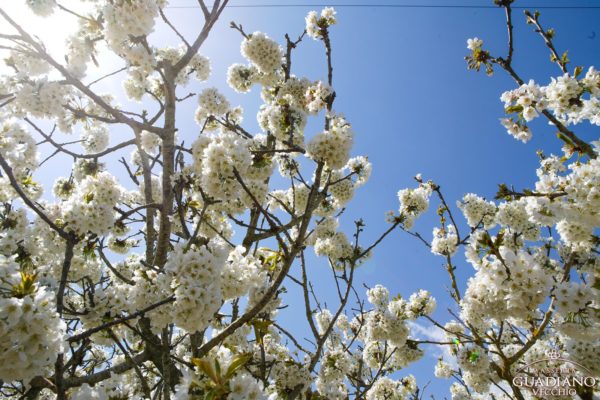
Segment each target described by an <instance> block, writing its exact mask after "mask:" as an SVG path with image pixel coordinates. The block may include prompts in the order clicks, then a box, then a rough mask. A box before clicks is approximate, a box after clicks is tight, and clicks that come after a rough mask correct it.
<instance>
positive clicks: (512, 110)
mask: <svg viewBox="0 0 600 400" xmlns="http://www.w3.org/2000/svg"><path fill="white" fill-rule="evenodd" d="M504 112H505V113H506V114H512V113H520V112H523V106H522V105H520V104H515V105H514V106H508V107H506V108H505V109H504Z"/></svg>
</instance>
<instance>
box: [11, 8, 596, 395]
mask: <svg viewBox="0 0 600 400" xmlns="http://www.w3.org/2000/svg"><path fill="white" fill-rule="evenodd" d="M252 3H255V4H256V3H258V1H254V2H252V1H242V0H238V1H236V0H232V1H231V4H238V5H241V4H252ZM261 3H263V2H261ZM264 3H271V4H272V3H279V4H284V3H286V1H284V0H279V1H275V0H274V1H273V2H264ZM298 3H301V1H299V2H298ZM307 3H315V2H312V1H311V2H307ZM344 3H345V4H351V3H355V4H356V3H363V4H364V3H369V2H368V1H364V0H363V1H360V2H356V1H350V0H347V1H344ZM377 3H379V4H403V2H402V1H395V2H392V1H387V2H386V1H383V0H382V1H381V2H377ZM408 3H409V2H404V4H408ZM410 3H411V4H416V3H420V4H463V5H490V4H492V1H491V0H490V1H487V0H477V1H472V0H471V1H469V0H436V1H427V2H425V1H422V2H418V1H412V2H410ZM170 4H171V6H174V7H176V6H193V5H195V4H196V2H195V1H193V0H171V2H170ZM288 4H289V3H288ZM328 4H329V5H333V6H335V4H336V3H335V2H332V3H328ZM536 4H537V5H541V4H543V5H546V6H548V5H575V4H577V5H588V6H589V5H600V4H599V3H598V2H596V1H583V0H580V1H577V2H574V1H570V0H546V1H543V2H542V1H533V0H532V1H526V2H525V1H522V2H519V1H517V2H516V5H517V6H519V5H526V6H529V5H536ZM311 9H318V7H286V8H229V9H226V10H225V12H224V13H223V16H222V18H221V20H220V21H219V23H218V24H217V26H216V27H215V29H214V31H213V32H212V33H211V36H210V37H209V39H208V41H207V43H206V45H205V46H204V47H203V50H202V51H201V52H202V53H203V54H205V55H207V56H209V57H210V58H211V61H212V66H213V74H212V76H211V79H210V81H209V84H208V85H209V86H210V85H213V86H217V87H219V88H220V89H222V91H223V92H224V93H226V94H227V96H228V97H229V99H230V101H231V103H232V104H234V105H235V104H240V105H242V106H243V107H244V109H245V111H246V113H245V114H246V118H245V126H247V127H248V128H247V129H248V130H249V131H250V132H258V127H257V124H256V118H255V113H256V111H257V110H258V106H259V104H260V103H259V91H258V90H257V88H255V89H254V90H253V91H252V92H251V94H249V95H238V94H236V93H235V92H233V91H232V90H231V89H229V88H228V87H227V85H226V83H225V80H226V69H227V67H228V66H229V65H230V64H232V63H234V62H244V60H243V58H242V57H241V55H240V54H239V44H240V39H241V37H240V35H239V33H238V32H236V31H234V30H232V29H230V28H229V27H228V25H229V21H231V20H233V21H236V22H238V23H241V24H242V25H243V26H244V29H245V30H246V31H248V32H253V31H255V30H260V31H263V32H265V33H267V34H268V35H269V36H270V37H272V38H274V39H276V40H279V41H280V43H282V44H283V43H284V39H283V37H284V34H285V33H289V34H290V35H291V36H292V37H296V36H297V35H298V34H300V33H301V32H302V30H303V29H304V16H305V15H306V13H307V12H308V11H309V10H311ZM336 9H337V12H338V21H339V23H338V25H336V26H334V27H333V28H332V30H331V32H332V33H331V36H332V46H333V65H334V88H335V90H336V92H337V99H336V102H335V106H334V108H335V110H336V111H338V112H342V113H344V114H345V115H346V117H347V119H348V120H349V121H350V122H351V123H352V124H353V126H354V130H355V133H356V136H355V146H354V150H353V155H366V156H368V157H369V159H370V161H371V162H372V164H373V174H372V176H371V179H370V181H369V182H368V184H367V185H366V186H364V187H362V188H361V189H360V190H359V191H358V192H357V195H356V197H355V198H354V200H353V201H352V202H351V204H350V206H349V207H348V210H347V212H346V213H345V214H344V216H343V217H342V226H345V227H346V228H347V231H348V232H349V231H350V229H352V227H353V222H352V221H353V220H355V219H357V218H363V219H364V221H365V222H366V224H367V227H366V231H365V234H364V239H365V242H366V243H369V242H371V241H372V240H374V239H375V238H376V237H377V236H378V235H379V234H380V233H381V232H382V231H383V230H385V229H386V227H387V225H386V223H385V222H384V212H385V211H387V210H391V209H394V210H397V208H398V200H397V197H396V193H397V191H398V190H399V189H401V188H405V187H414V186H415V182H414V180H413V179H412V177H413V176H414V175H415V174H417V173H422V174H423V177H424V178H425V179H432V180H434V181H435V182H436V183H438V184H440V185H441V186H442V190H443V192H444V194H445V197H446V199H447V200H448V201H449V202H450V204H452V205H453V204H455V202H456V200H458V199H460V198H461V197H462V196H463V195H464V194H465V193H468V192H474V193H478V194H480V195H483V196H485V197H487V198H492V197H493V195H494V194H495V192H496V187H497V186H496V185H497V184H498V183H502V182H504V183H509V184H514V185H515V187H517V188H523V187H531V186H532V185H533V183H534V182H535V168H536V166H537V157H536V155H535V151H536V150H537V149H543V150H544V151H545V152H546V153H552V152H554V153H557V152H559V149H560V143H559V141H558V140H557V139H556V138H555V136H554V130H553V129H552V127H550V126H547V125H546V124H545V123H544V122H542V121H541V120H540V121H539V122H537V123H534V124H533V125H532V128H533V129H534V137H533V140H532V141H531V142H530V143H528V144H527V145H524V144H522V143H521V142H518V141H516V140H514V139H513V138H512V137H510V136H509V135H508V134H507V133H506V132H505V130H504V128H503V127H502V126H501V125H500V124H499V121H498V120H499V118H501V117H502V116H503V108H502V103H501V102H500V101H499V96H500V94H501V93H502V92H503V91H505V90H509V89H512V88H514V87H515V84H514V83H513V82H512V80H511V79H510V78H509V77H507V76H506V75H505V74H504V73H503V71H500V70H498V71H497V72H496V74H495V75H494V76H493V77H491V78H489V77H487V76H486V75H485V74H484V73H474V72H472V71H467V68H466V62H465V61H464V59H463V57H464V56H465V55H467V53H468V50H467V49H466V40H467V39H468V38H470V37H474V36H477V37H479V38H481V39H483V40H484V41H485V44H484V47H485V48H486V49H488V50H490V51H491V53H492V54H493V55H503V56H504V55H505V53H506V27H505V20H504V13H503V11H502V10H500V9H449V8H372V7H360V8H354V7H336ZM532 9H534V8H532ZM8 11H10V7H9V10H8ZM167 15H168V16H169V17H170V18H171V19H172V20H173V21H176V24H177V26H178V27H180V29H181V31H182V32H184V33H186V34H187V37H192V34H193V33H194V32H197V31H198V29H199V28H200V27H201V23H202V17H201V12H200V10H199V9H194V8H169V9H168V10H167ZM599 17H600V10H599V9H596V10H590V9H587V10H575V9H569V10H565V9H547V10H542V17H541V21H542V23H543V24H544V26H545V27H554V28H555V29H556V31H557V36H556V39H555V44H556V46H557V48H558V50H559V51H560V52H562V51H564V50H566V49H568V50H569V56H570V58H571V60H572V64H571V68H570V70H572V69H573V68H574V66H575V65H582V66H584V67H586V69H587V67H588V66H590V65H598V64H600V63H599V62H598V61H599V59H598V57H599V54H600V51H599V50H600V18H599ZM514 25H515V38H516V43H515V55H514V66H515V69H516V70H517V71H518V73H519V74H520V75H521V76H522V77H523V78H524V79H525V80H528V79H530V78H531V79H534V80H536V81H537V82H539V83H541V84H546V83H547V82H548V81H549V78H550V76H557V75H559V73H560V71H559V70H558V68H557V67H556V66H555V65H553V64H551V63H550V61H549V54H548V51H547V49H546V48H545V46H544V44H543V42H542V41H541V39H540V38H539V36H537V34H535V33H534V32H533V29H532V27H531V26H530V25H526V24H525V21H524V16H523V14H522V10H515V12H514ZM55 27H56V25H55ZM55 27H54V28H48V29H56V28H55ZM593 36H596V37H595V38H592V37H593ZM42 37H43V36H42ZM153 40H154V41H153V44H154V45H156V46H162V45H166V44H167V43H172V36H170V35H167V34H166V33H165V32H163V31H162V30H157V32H156V33H155V34H154V35H153ZM293 65H294V73H295V74H296V75H298V76H307V77H309V78H310V79H313V80H316V79H322V80H325V79H326V66H325V58H324V55H323V49H322V45H321V44H320V43H318V42H314V41H313V40H312V39H310V38H305V40H304V41H303V42H302V44H301V45H300V46H299V48H298V50H297V51H296V52H295V53H294V56H293ZM193 85H195V86H192V87H190V90H193V91H196V92H198V91H199V90H201V89H202V87H204V86H199V85H198V84H193ZM119 86H120V85H119V84H117V85H116V86H112V87H111V86H104V89H105V90H110V91H111V92H112V91H113V90H114V89H118V88H119ZM123 102H125V101H124V100H123ZM195 107H196V103H195V101H190V102H189V103H188V104H187V105H184V106H183V107H182V109H181V110H180V112H179V127H180V137H182V138H187V139H186V142H187V143H189V142H190V141H191V140H193V138H194V137H195V135H197V132H198V127H197V126H196V124H195V123H194V121H193V110H194V109H195ZM319 124H320V122H319ZM576 131H577V133H578V134H579V135H580V136H581V137H583V138H585V139H588V140H590V139H592V138H593V136H592V133H591V128H590V126H589V125H582V126H578V127H577V128H576ZM314 133H316V131H315V132H309V131H307V133H306V134H307V136H309V137H310V136H311V135H312V134H314ZM115 134H118V132H116V133H115ZM63 162H64V160H63ZM57 163H58V164H57ZM57 163H54V164H49V168H46V169H44V170H43V171H40V172H39V173H38V174H39V175H38V179H39V180H42V181H48V180H50V179H51V177H52V176H53V174H55V171H56V170H57V169H59V167H60V162H58V161H57ZM437 223H438V222H437V219H436V216H435V206H434V207H432V208H431V209H430V212H429V213H428V214H427V215H426V216H424V217H423V218H422V219H421V220H419V222H418V223H417V224H416V230H418V231H419V232H421V233H422V234H423V235H424V237H426V238H428V239H429V238H431V229H432V227H433V226H436V224H437ZM443 261H444V260H443V259H442V258H440V257H436V256H433V255H432V254H430V253H429V251H428V249H427V248H425V247H424V246H423V245H422V244H420V243H419V242H418V241H416V240H415V239H414V238H412V237H410V236H408V235H406V234H403V233H402V232H400V231H398V232H395V233H393V234H392V235H391V236H390V237H389V238H388V239H387V240H386V241H385V242H384V243H383V244H382V245H381V246H380V247H379V248H378V250H377V251H376V253H375V254H374V256H373V258H372V259H371V260H370V261H369V262H368V264H367V265H365V266H363V267H361V268H360V269H359V270H358V271H357V282H358V285H357V286H358V287H360V283H362V282H364V283H366V284H367V285H369V286H373V285H375V284H376V283H384V284H385V285H386V286H387V287H388V288H389V289H390V291H391V292H392V294H397V293H400V294H402V295H403V296H409V295H410V294H411V293H412V292H414V291H416V290H418V289H420V288H423V289H427V290H429V291H431V292H432V293H433V294H434V295H435V297H436V298H437V299H438V310H437V311H436V313H435V315H436V317H437V318H438V319H439V320H441V321H447V320H449V319H450V318H449V315H448V313H447V311H446V308H447V307H448V306H449V305H450V304H449V296H448V295H447V294H446V292H445V289H444V287H445V285H447V284H448V280H447V279H446V273H445V270H444V268H443V265H444V263H443ZM311 264H312V262H311ZM456 264H457V267H458V270H457V274H458V276H459V279H460V282H461V285H462V286H463V287H464V284H465V282H466V278H467V277H468V276H470V275H471V274H472V272H473V271H472V268H471V267H470V266H469V265H468V264H466V263H465V262H464V260H463V259H462V256H458V257H457V258H456ZM292 272H294V271H292ZM309 273H310V274H311V275H312V276H313V278H314V279H313V280H314V282H315V287H316V290H317V293H318V294H319V295H321V296H323V297H324V298H328V296H329V295H330V294H333V291H334V288H333V286H331V280H330V275H331V273H330V271H329V270H328V268H327V267H326V265H325V264H324V263H323V262H319V263H314V265H309ZM289 289H290V290H291V291H292V293H290V294H293V293H294V292H293V289H292V288H291V287H289ZM298 300H300V299H298ZM293 302H294V300H292V303H293ZM294 309H295V307H293V305H292V307H290V309H289V310H284V311H283V312H282V318H283V321H284V324H283V325H286V324H287V325H289V324H291V325H292V326H294V327H295V330H296V331H298V332H301V331H302V330H303V329H305V327H303V325H300V324H298V319H297V318H296V315H295V312H294ZM434 353H435V354H437V353H436V352H435V351H434ZM435 361H436V360H435V357H432V356H426V357H425V358H423V359H422V360H421V361H419V362H417V363H415V364H414V365H412V366H411V367H410V368H408V369H407V370H406V373H409V372H410V373H413V374H415V376H416V377H417V380H418V382H419V384H420V385H423V384H425V383H427V381H429V380H432V382H431V384H430V386H429V387H428V390H427V394H434V395H436V398H443V396H444V395H446V394H447V387H448V381H442V380H437V379H436V378H434V377H433V365H434V364H435Z"/></svg>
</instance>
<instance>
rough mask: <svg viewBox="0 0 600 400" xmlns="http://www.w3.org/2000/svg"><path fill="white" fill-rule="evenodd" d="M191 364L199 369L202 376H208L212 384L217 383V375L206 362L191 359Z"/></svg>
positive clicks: (200, 359) (199, 359) (201, 359)
mask: <svg viewBox="0 0 600 400" xmlns="http://www.w3.org/2000/svg"><path fill="white" fill-rule="evenodd" d="M192 363H193V364H194V365H195V366H197V367H198V368H200V370H201V371H202V372H203V373H204V375H206V376H208V377H209V378H210V379H211V380H212V381H213V382H214V383H217V382H218V381H219V379H218V377H217V374H216V373H215V371H214V370H213V368H212V365H211V364H210V362H209V361H208V360H206V359H203V358H192Z"/></svg>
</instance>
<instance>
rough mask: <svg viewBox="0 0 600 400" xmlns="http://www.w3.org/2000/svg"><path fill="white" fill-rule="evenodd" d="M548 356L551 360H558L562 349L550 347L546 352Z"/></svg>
mask: <svg viewBox="0 0 600 400" xmlns="http://www.w3.org/2000/svg"><path fill="white" fill-rule="evenodd" d="M546 356H547V357H548V358H549V359H551V360H558V359H559V358H560V356H561V354H560V351H558V350H556V349H550V350H548V351H547V352H546Z"/></svg>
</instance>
